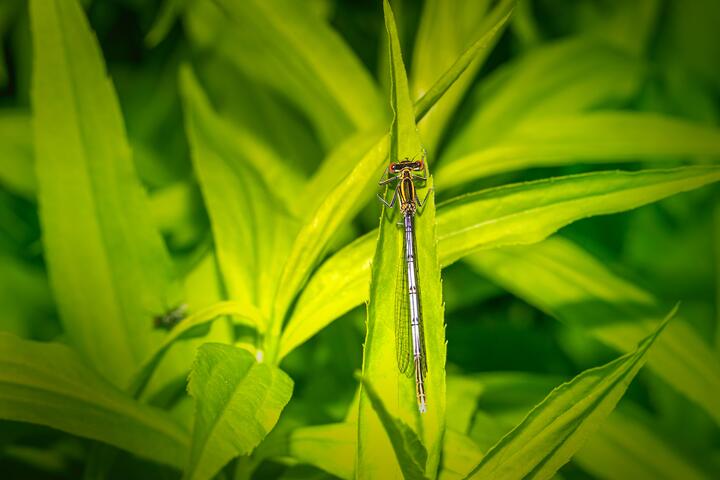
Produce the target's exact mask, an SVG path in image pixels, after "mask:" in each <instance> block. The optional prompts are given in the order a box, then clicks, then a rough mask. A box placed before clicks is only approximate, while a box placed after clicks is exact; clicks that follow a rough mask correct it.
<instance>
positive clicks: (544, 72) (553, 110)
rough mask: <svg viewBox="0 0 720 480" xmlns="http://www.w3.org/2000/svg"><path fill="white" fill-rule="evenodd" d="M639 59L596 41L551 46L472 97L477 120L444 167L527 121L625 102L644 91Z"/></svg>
mask: <svg viewBox="0 0 720 480" xmlns="http://www.w3.org/2000/svg"><path fill="white" fill-rule="evenodd" d="M643 73H644V67H643V65H642V63H640V62H638V61H637V59H635V58H633V57H631V56H629V55H627V54H625V53H623V52H620V51H617V50H616V49H613V48H612V47H609V46H608V45H607V44H605V43H604V42H602V41H598V40H597V39H592V38H583V37H579V38H578V37H575V38H571V39H568V40H564V41H560V42H556V43H550V44H548V45H544V46H542V47H540V48H538V49H536V50H531V51H530V53H528V55H527V56H524V57H521V58H520V59H519V60H517V61H516V62H514V63H513V64H510V65H508V66H505V67H504V68H502V69H500V70H499V71H497V72H496V73H493V75H492V76H490V77H488V78H487V79H486V80H485V81H484V82H483V83H482V84H481V85H479V86H478V87H476V89H475V91H474V92H473V93H472V94H471V95H472V97H471V99H470V100H469V102H470V104H471V105H473V106H475V108H472V109H471V112H472V114H471V116H470V118H468V119H467V121H465V122H463V125H462V127H461V128H460V131H459V132H458V133H457V134H456V135H454V136H453V138H452V139H451V141H450V142H449V143H448V146H447V149H445V150H444V152H443V157H442V161H441V162H440V163H441V164H442V163H448V162H452V161H453V160H454V159H456V158H459V157H461V156H464V155H466V154H468V153H470V152H474V151H477V150H479V149H481V148H483V147H486V146H488V145H492V144H493V143H495V142H497V141H499V140H500V139H502V138H504V137H505V136H506V135H509V134H510V133H511V132H512V130H513V129H514V128H515V127H516V126H517V125H518V124H519V123H521V122H522V121H524V120H527V119H530V118H540V117H545V116H548V115H564V114H571V113H577V112H581V111H586V110H589V109H593V108H598V107H601V106H603V107H604V106H607V105H612V104H614V103H619V102H623V101H624V100H626V99H627V98H628V97H630V96H631V95H632V94H633V93H635V92H636V91H637V89H638V87H639V84H640V81H641V80H642V78H643V77H642V75H643Z"/></svg>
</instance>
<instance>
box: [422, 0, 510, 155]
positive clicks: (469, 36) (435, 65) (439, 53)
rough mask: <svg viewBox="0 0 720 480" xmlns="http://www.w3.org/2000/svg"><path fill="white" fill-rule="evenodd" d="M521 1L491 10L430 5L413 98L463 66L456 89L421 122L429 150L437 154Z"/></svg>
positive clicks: (437, 0) (436, 1)
mask: <svg viewBox="0 0 720 480" xmlns="http://www.w3.org/2000/svg"><path fill="white" fill-rule="evenodd" d="M515 3H516V2H515V0H503V1H502V2H499V3H498V4H497V5H496V6H495V7H494V8H492V9H491V8H490V2H487V1H477V0H450V1H447V0H431V1H428V2H425V5H424V6H423V12H422V17H421V20H420V26H419V28H418V34H417V37H416V40H415V50H414V52H413V62H412V66H413V67H412V75H411V78H410V85H411V88H412V94H413V98H419V97H421V96H422V95H424V94H425V93H426V92H427V91H428V89H429V88H431V87H432V86H433V85H434V84H435V82H436V81H437V80H438V78H439V77H440V76H441V75H442V74H443V73H444V72H445V71H446V70H447V69H449V68H450V67H453V61H454V60H455V59H458V60H456V61H459V62H461V63H460V64H458V65H457V66H456V67H455V68H456V69H455V70H451V71H454V72H458V73H457V79H456V80H455V81H454V85H453V86H452V87H451V88H449V89H448V91H447V93H445V94H444V95H443V98H442V100H441V101H440V102H438V104H437V105H435V106H434V107H433V108H432V109H431V110H430V111H428V113H427V115H426V116H425V118H424V119H423V121H422V122H420V124H419V128H420V132H421V134H422V138H423V141H424V142H425V147H426V148H427V149H428V150H429V151H431V152H434V151H435V150H436V148H435V147H436V145H437V143H438V141H439V139H440V137H441V135H442V133H443V131H444V129H445V127H446V126H447V123H448V121H449V120H450V118H451V116H452V114H453V112H454V111H455V109H456V108H457V106H458V104H459V102H460V100H461V99H462V97H463V95H464V94H465V92H466V90H467V88H468V87H469V86H470V84H471V82H472V81H473V80H474V77H475V74H476V73H477V72H478V70H479V69H480V67H481V66H482V64H483V62H484V61H485V59H486V58H487V56H488V55H489V53H490V52H491V51H492V47H493V46H494V44H495V43H496V42H497V41H498V40H499V38H500V36H501V34H502V32H503V30H504V27H505V25H506V24H507V20H508V17H509V16H510V12H511V11H512V9H513V7H514V6H515ZM468 45H470V47H469V48H468ZM466 62H467V64H466ZM461 66H463V68H462V70H461V68H460V67H461ZM425 101H426V100H423V103H424V102H425Z"/></svg>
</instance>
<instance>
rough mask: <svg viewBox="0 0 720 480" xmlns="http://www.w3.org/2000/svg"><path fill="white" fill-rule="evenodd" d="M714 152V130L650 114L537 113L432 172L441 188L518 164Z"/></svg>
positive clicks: (718, 147)
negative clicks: (543, 115)
mask: <svg viewBox="0 0 720 480" xmlns="http://www.w3.org/2000/svg"><path fill="white" fill-rule="evenodd" d="M705 156H713V157H715V158H717V157H719V156H720V130H719V129H717V128H711V127H708V126H705V125H700V124H695V123H692V122H688V121H685V120H680V119H675V118H672V117H667V116H664V115H658V114H654V113H636V112H600V113H585V114H576V115H566V116H559V117H543V118H537V119H531V120H528V121H526V122H524V123H522V124H521V125H520V126H519V127H517V128H516V129H515V130H513V131H512V133H510V134H509V135H507V136H506V137H505V138H503V139H501V140H500V141H499V142H497V143H493V144H492V145H489V146H488V147H486V148H481V149H479V150H476V151H473V152H470V153H468V154H466V155H464V156H462V157H459V158H456V159H453V161H452V162H448V163H446V164H443V167H442V168H440V169H439V170H438V174H437V177H438V182H439V183H440V184H442V186H443V187H451V186H455V185H458V184H461V183H467V182H470V181H473V180H476V179H478V178H482V177H486V176H489V175H496V174H498V173H504V172H510V171H514V170H520V169H523V168H536V167H548V166H558V165H573V164H577V163H596V162H600V163H608V162H625V161H629V160H655V159H665V160H677V159H678V158H680V159H685V158H702V157H705Z"/></svg>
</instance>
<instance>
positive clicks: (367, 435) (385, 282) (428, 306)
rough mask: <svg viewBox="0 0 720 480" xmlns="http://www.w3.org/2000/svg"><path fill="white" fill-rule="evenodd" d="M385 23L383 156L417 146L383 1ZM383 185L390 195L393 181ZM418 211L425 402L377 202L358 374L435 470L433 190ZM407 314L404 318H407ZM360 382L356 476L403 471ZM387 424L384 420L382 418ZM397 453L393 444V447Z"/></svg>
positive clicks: (390, 239)
mask: <svg viewBox="0 0 720 480" xmlns="http://www.w3.org/2000/svg"><path fill="white" fill-rule="evenodd" d="M384 10H385V23H386V28H387V31H388V36H389V44H390V72H391V105H392V108H393V111H394V112H395V119H394V121H393V125H392V129H391V137H390V161H391V162H396V161H399V160H401V159H402V158H405V157H408V158H411V157H415V156H420V155H422V154H423V149H422V145H421V143H420V138H419V135H418V133H417V128H416V126H415V116H414V113H413V105H412V102H411V101H410V96H409V89H408V83H407V77H406V74H405V67H404V64H403V61H402V56H401V52H400V44H399V40H398V36H397V30H396V27H395V20H394V18H393V14H392V10H391V9H390V6H389V4H388V3H387V2H385V3H384ZM431 187H432V178H428V180H427V185H426V186H425V187H424V188H421V189H418V196H419V197H420V198H421V199H424V198H425V195H426V193H427V192H428V191H429V189H430V188H431ZM388 190H390V192H389V193H387V192H386V199H387V200H389V199H390V197H391V194H392V189H388ZM427 198H428V200H427V203H426V204H425V206H424V208H423V210H422V214H418V215H416V216H415V232H416V235H417V238H416V242H417V252H416V256H415V258H416V262H417V265H418V289H419V291H420V302H421V309H422V317H423V328H424V339H425V353H426V358H427V368H428V374H427V377H426V379H425V387H426V393H427V401H428V409H427V412H426V413H424V414H422V415H420V414H419V413H418V406H417V401H416V400H415V380H414V378H410V377H408V376H406V375H405V374H403V373H401V372H400V371H399V369H398V367H397V360H396V359H397V356H396V352H395V345H396V342H395V335H396V332H395V328H394V325H395V295H396V294H397V295H406V294H407V293H406V292H402V291H400V292H396V291H395V289H396V288H398V287H397V283H396V275H397V274H398V267H399V265H401V262H403V259H402V242H403V231H402V230H401V229H398V228H397V226H396V224H395V223H396V221H397V220H396V219H397V215H393V214H392V211H390V210H387V209H382V214H381V217H380V229H379V236H378V241H377V246H376V250H375V257H374V258H375V259H374V261H373V266H372V281H371V288H370V303H369V307H368V320H367V336H366V341H365V350H364V355H363V378H364V379H365V380H366V381H367V382H369V383H371V384H372V386H373V387H374V388H375V391H376V392H377V394H378V401H379V402H380V403H382V405H384V408H385V409H387V414H388V415H389V416H391V417H394V418H397V419H399V421H402V422H403V424H405V425H408V428H410V429H412V430H414V431H415V432H416V434H418V435H419V436H420V438H421V439H422V443H423V445H424V448H425V449H426V451H427V462H426V463H423V464H421V465H420V467H421V473H422V474H425V475H427V476H429V477H433V476H435V475H436V472H437V470H438V467H439V463H440V452H441V449H442V436H443V432H444V429H445V325H444V320H443V307H442V290H441V284H440V268H439V264H438V259H437V251H436V248H437V241H436V236H435V205H434V202H433V198H432V195H431V196H429V197H427ZM408 321H409V319H408ZM368 395H369V393H368V392H367V389H366V388H364V389H363V391H362V392H361V396H360V408H359V414H358V430H359V432H358V438H359V441H358V463H357V464H358V471H357V472H356V475H357V476H358V477H359V478H373V477H375V476H377V475H378V474H380V472H382V475H383V476H384V477H385V478H396V477H399V476H400V475H401V471H402V473H403V474H404V475H407V474H408V472H407V471H406V469H407V468H408V466H407V462H403V461H402V458H400V459H399V460H400V463H399V464H398V459H396V457H395V455H393V450H392V448H390V443H393V445H394V444H395V442H394V441H392V442H391V440H392V436H391V437H390V438H388V436H387V435H386V433H385V428H383V424H384V423H385V424H386V423H387V422H383V421H381V420H382V418H383V416H382V415H379V412H378V408H377V404H378V402H376V401H371V399H370V398H369V397H368ZM385 426H386V427H387V425H385ZM420 432H422V433H420ZM396 454H397V449H396Z"/></svg>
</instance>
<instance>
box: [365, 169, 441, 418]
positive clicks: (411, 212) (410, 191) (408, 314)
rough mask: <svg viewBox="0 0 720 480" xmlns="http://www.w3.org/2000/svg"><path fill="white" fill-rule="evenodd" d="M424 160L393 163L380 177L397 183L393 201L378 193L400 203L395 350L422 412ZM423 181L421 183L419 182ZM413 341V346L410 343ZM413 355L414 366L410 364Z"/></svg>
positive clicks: (384, 182)
mask: <svg viewBox="0 0 720 480" xmlns="http://www.w3.org/2000/svg"><path fill="white" fill-rule="evenodd" d="M417 172H423V173H425V161H424V158H423V160H419V161H416V160H411V159H408V158H406V159H404V160H402V161H400V162H394V163H391V164H390V166H389V167H388V168H387V170H386V171H385V173H384V174H383V177H382V179H381V180H380V185H387V184H393V183H394V189H393V195H392V197H391V198H390V202H389V203H388V202H386V201H385V199H384V198H383V197H382V196H380V195H378V198H380V200H381V201H382V202H383V203H384V204H385V206H387V207H388V208H393V207H394V206H395V203H398V204H399V209H400V213H401V215H402V222H401V223H399V225H400V226H402V227H404V228H403V229H404V239H403V240H404V241H403V258H402V260H401V261H400V262H398V273H397V284H396V286H395V350H396V355H397V364H398V369H399V370H400V372H401V373H404V374H406V375H408V376H412V375H413V374H414V376H415V393H416V396H417V402H418V407H419V408H420V412H421V413H425V410H426V400H427V398H426V395H425V376H426V375H427V359H426V356H425V336H424V332H423V322H422V310H421V308H420V291H419V288H418V281H417V262H416V259H415V250H416V248H415V247H416V243H415V224H414V218H415V214H416V213H421V212H422V208H423V205H425V202H426V201H427V198H428V196H429V195H430V193H431V190H428V192H427V194H426V195H425V198H424V199H423V200H422V201H421V200H420V199H419V198H418V196H417V191H416V189H415V182H422V184H424V182H426V181H427V177H426V176H425V175H423V174H420V173H417ZM418 185H420V184H418ZM411 341H412V350H411V349H410V347H411ZM411 358H412V364H413V369H412V370H411V369H410V368H409V366H410V359H411Z"/></svg>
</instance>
